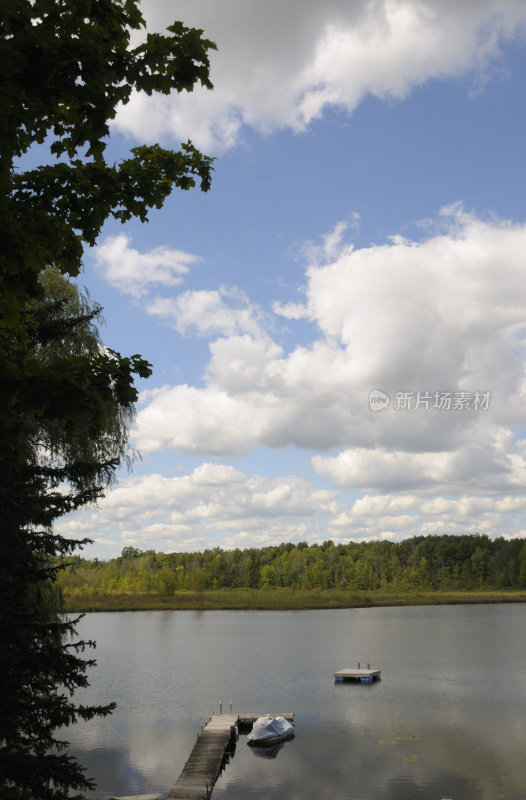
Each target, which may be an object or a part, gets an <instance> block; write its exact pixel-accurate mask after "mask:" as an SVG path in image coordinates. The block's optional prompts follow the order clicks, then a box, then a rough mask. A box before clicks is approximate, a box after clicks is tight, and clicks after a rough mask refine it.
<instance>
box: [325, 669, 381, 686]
mask: <svg viewBox="0 0 526 800" xmlns="http://www.w3.org/2000/svg"><path fill="white" fill-rule="evenodd" d="M381 671H382V670H381V669H339V670H338V672H335V673H334V680H336V681H359V682H360V683H372V682H373V681H379V680H380V673H381Z"/></svg>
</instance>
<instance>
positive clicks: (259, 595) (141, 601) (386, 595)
mask: <svg viewBox="0 0 526 800" xmlns="http://www.w3.org/2000/svg"><path fill="white" fill-rule="evenodd" d="M480 603H526V591H517V590H480V591H479V590H473V591H456V590H451V591H445V590H433V591H423V590H420V591H416V590H415V591H399V592H395V591H385V590H374V591H358V590H351V591H345V590H342V589H327V590H319V589H315V590H310V591H307V590H302V589H297V590H295V589H283V588H280V589H208V590H206V591H202V592H192V591H185V592H178V593H177V594H174V595H173V596H170V597H162V596H160V595H154V594H135V595H126V594H122V595H91V596H83V597H75V596H66V598H65V606H66V611H68V612H92V611H166V610H170V611H183V610H195V611H209V610H217V611H220V610H222V611H227V610H235V611H301V610H308V609H313V610H314V609H324V608H373V607H379V606H414V605H458V604H480Z"/></svg>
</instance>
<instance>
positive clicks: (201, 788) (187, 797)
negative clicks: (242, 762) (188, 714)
mask: <svg viewBox="0 0 526 800" xmlns="http://www.w3.org/2000/svg"><path fill="white" fill-rule="evenodd" d="M259 716H261V714H215V715H214V716H213V717H211V718H210V720H209V722H208V723H207V725H205V727H204V729H203V731H202V733H201V734H200V736H199V738H198V739H197V742H196V743H195V745H194V748H193V750H192V752H191V753H190V756H189V757H188V760H187V762H186V764H185V765H184V768H183V771H182V772H181V774H180V775H179V778H178V779H177V781H176V782H175V784H174V786H173V788H172V790H171V792H169V794H168V796H167V798H166V800H204V798H206V800H208V798H210V796H211V794H212V789H213V787H214V784H215V782H216V781H217V779H218V777H219V775H220V774H221V772H222V770H223V769H224V767H225V765H226V764H227V763H228V761H229V758H230V755H233V753H234V751H235V747H236V745H235V742H236V734H235V730H236V728H237V729H238V731H241V732H242V733H245V732H246V733H249V732H250V730H251V728H252V725H253V724H254V722H255V721H256V719H257V718H258V717H259ZM272 716H282V717H285V719H288V720H289V722H292V721H293V720H294V714H283V713H280V714H273V715H272Z"/></svg>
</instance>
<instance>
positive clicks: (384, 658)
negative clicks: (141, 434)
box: [66, 604, 526, 800]
mask: <svg viewBox="0 0 526 800" xmlns="http://www.w3.org/2000/svg"><path fill="white" fill-rule="evenodd" d="M78 629H79V634H81V635H82V636H84V637H86V638H93V639H96V640H97V649H96V650H95V651H94V656H95V658H96V659H97V662H98V666H97V667H95V668H94V669H91V670H90V684H91V685H90V688H89V689H87V690H83V691H82V692H79V693H78V694H77V700H78V701H79V702H94V703H106V702H110V701H112V700H116V701H117V703H118V709H117V710H116V711H115V712H114V714H112V715H111V716H110V717H106V718H103V719H98V720H92V721H90V722H89V723H82V724H79V725H77V726H74V727H73V728H71V729H69V730H68V731H67V733H66V737H67V738H69V740H70V742H71V750H72V752H73V753H75V755H77V756H78V757H79V759H80V761H81V763H82V764H84V765H85V766H86V767H87V768H88V774H89V775H90V776H92V777H93V778H94V779H95V780H96V782H97V784H98V786H97V790H96V791H95V792H94V793H93V795H92V796H93V797H94V798H95V797H96V798H105V797H108V796H109V795H110V794H112V793H113V794H117V795H118V794H121V795H126V794H139V793H145V792H161V793H162V794H163V795H166V794H167V793H168V791H169V790H170V788H171V787H172V785H173V783H174V782H175V780H176V779H177V777H178V775H179V773H180V772H181V770H182V768H183V766H184V762H185V760H186V759H187V758H188V756H189V754H190V752H191V750H192V747H193V745H194V743H195V740H196V737H197V734H198V732H199V729H200V724H201V723H203V722H206V721H207V719H208V718H209V717H210V715H211V714H212V712H214V713H218V711H219V701H222V703H223V711H228V710H229V704H230V701H231V702H232V708H233V711H234V712H247V713H266V712H271V713H272V712H278V711H291V712H294V714H295V725H296V736H295V738H294V739H293V740H291V741H289V742H287V743H285V744H284V745H283V747H282V749H281V750H280V751H279V753H278V754H277V756H276V757H275V758H273V759H268V758H262V757H257V756H256V755H255V754H254V752H253V750H252V749H251V748H249V747H247V745H246V737H244V736H241V737H240V739H239V742H238V744H237V748H236V753H235V756H234V758H233V759H232V760H231V762H230V763H229V764H228V765H227V767H226V769H225V771H224V772H223V774H222V775H221V777H220V778H219V780H218V782H217V783H216V786H215V788H214V792H213V798H214V800H242V799H243V800H247V798H248V799H250V798H254V800H255V799H256V798H265V800H274V798H275V800H278V798H279V800H284V799H286V800H300V798H301V800H310V799H311V798H312V800H325V798H326V799H327V800H344V798H345V800H420V799H421V800H441V798H451V799H452V800H497V798H502V799H503V800H504V799H506V800H524V797H525V796H526V767H525V765H524V753H525V752H526V606H524V605H518V604H517V605H515V604H510V605H477V606H469V605H464V606H462V605H461V606H445V607H441V606H416V607H408V608H368V609H342V610H327V611H285V612H265V611H256V612H254V611H247V612H243V611H202V612H199V611H153V612H127V613H101V614H88V615H86V617H85V618H84V619H83V620H82V621H81V623H80V624H79V626H78ZM358 662H361V665H362V667H363V666H366V665H367V663H370V665H371V667H372V668H377V669H381V670H382V678H381V681H379V682H375V683H373V684H372V685H370V686H367V685H361V684H355V683H336V682H335V681H334V671H335V670H338V669H342V668H344V667H356V666H357V663H358Z"/></svg>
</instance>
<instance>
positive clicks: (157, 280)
mask: <svg viewBox="0 0 526 800" xmlns="http://www.w3.org/2000/svg"><path fill="white" fill-rule="evenodd" d="M130 243H131V238H130V237H129V236H128V235H127V234H125V233H120V234H118V235H117V236H108V237H107V238H106V239H104V240H103V241H102V242H101V244H99V245H97V247H95V249H94V254H95V261H96V263H97V265H98V266H99V268H100V270H101V271H102V273H103V275H104V277H105V278H106V280H107V281H108V282H109V283H110V284H111V285H112V286H114V287H115V288H116V289H119V291H121V292H124V293H125V294H129V295H131V296H132V297H135V298H139V297H143V296H144V294H145V293H146V292H147V290H148V289H149V288H150V287H151V286H156V285H162V286H178V285H179V284H180V283H181V282H182V281H183V276H184V275H187V274H188V272H189V266H190V265H191V264H195V263H196V262H197V261H200V258H199V256H196V255H192V254H191V253H184V252H182V251H181V250H174V249H171V248H168V247H155V248H154V249H153V250H150V251H148V252H146V253H140V252H139V251H138V250H136V249H135V248H134V247H131V244H130Z"/></svg>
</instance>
